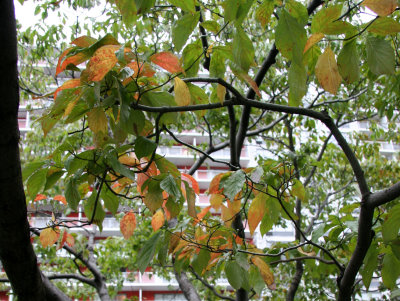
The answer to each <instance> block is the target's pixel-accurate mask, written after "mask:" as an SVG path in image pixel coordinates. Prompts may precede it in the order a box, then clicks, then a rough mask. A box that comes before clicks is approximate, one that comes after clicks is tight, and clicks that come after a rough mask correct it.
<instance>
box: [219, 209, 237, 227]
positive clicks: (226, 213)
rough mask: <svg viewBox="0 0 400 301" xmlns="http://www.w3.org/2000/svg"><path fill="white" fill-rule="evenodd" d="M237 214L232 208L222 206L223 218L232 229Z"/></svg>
mask: <svg viewBox="0 0 400 301" xmlns="http://www.w3.org/2000/svg"><path fill="white" fill-rule="evenodd" d="M234 216H235V214H234V213H233V212H232V209H231V208H228V207H226V206H225V205H221V218H222V220H223V221H224V224H225V226H227V227H230V226H231V224H232V221H233V217H234Z"/></svg>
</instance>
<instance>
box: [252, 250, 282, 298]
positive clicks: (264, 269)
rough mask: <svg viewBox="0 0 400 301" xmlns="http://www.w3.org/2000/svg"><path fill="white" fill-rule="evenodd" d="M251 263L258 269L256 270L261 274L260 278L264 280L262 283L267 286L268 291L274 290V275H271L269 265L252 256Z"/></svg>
mask: <svg viewBox="0 0 400 301" xmlns="http://www.w3.org/2000/svg"><path fill="white" fill-rule="evenodd" d="M251 262H252V263H254V264H255V265H256V266H257V267H258V269H259V271H260V273H261V276H262V278H263V279H264V282H265V283H266V284H267V286H268V288H269V289H270V290H274V289H276V284H275V280H274V274H273V273H272V271H271V269H270V268H269V265H268V264H267V263H266V262H265V261H264V260H262V259H261V258H260V257H258V256H252V257H251Z"/></svg>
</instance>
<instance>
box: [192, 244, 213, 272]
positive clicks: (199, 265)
mask: <svg viewBox="0 0 400 301" xmlns="http://www.w3.org/2000/svg"><path fill="white" fill-rule="evenodd" d="M210 259H211V254H210V251H208V250H207V249H201V250H200V252H199V254H197V256H196V257H195V258H194V260H193V261H192V267H193V269H194V270H195V272H196V273H198V274H199V275H201V274H202V272H203V270H204V269H205V268H206V267H207V264H208V262H209V261H210Z"/></svg>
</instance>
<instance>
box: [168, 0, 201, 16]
mask: <svg viewBox="0 0 400 301" xmlns="http://www.w3.org/2000/svg"><path fill="white" fill-rule="evenodd" d="M168 2H169V3H171V4H172V5H175V6H177V7H179V8H181V9H183V10H184V11H186V12H190V13H195V11H196V7H195V0H168Z"/></svg>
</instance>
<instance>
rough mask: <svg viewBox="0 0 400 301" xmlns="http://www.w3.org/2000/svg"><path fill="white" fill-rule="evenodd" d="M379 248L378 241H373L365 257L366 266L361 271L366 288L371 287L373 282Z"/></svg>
mask: <svg viewBox="0 0 400 301" xmlns="http://www.w3.org/2000/svg"><path fill="white" fill-rule="evenodd" d="M378 255H379V248H378V244H377V243H376V242H374V243H372V244H371V245H370V247H369V249H368V252H367V255H366V256H365V259H364V267H363V269H362V271H361V272H360V274H361V276H362V280H363V283H364V285H365V287H366V289H367V290H368V289H369V286H370V284H371V279H372V275H373V273H374V271H375V269H376V266H377V264H378Z"/></svg>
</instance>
